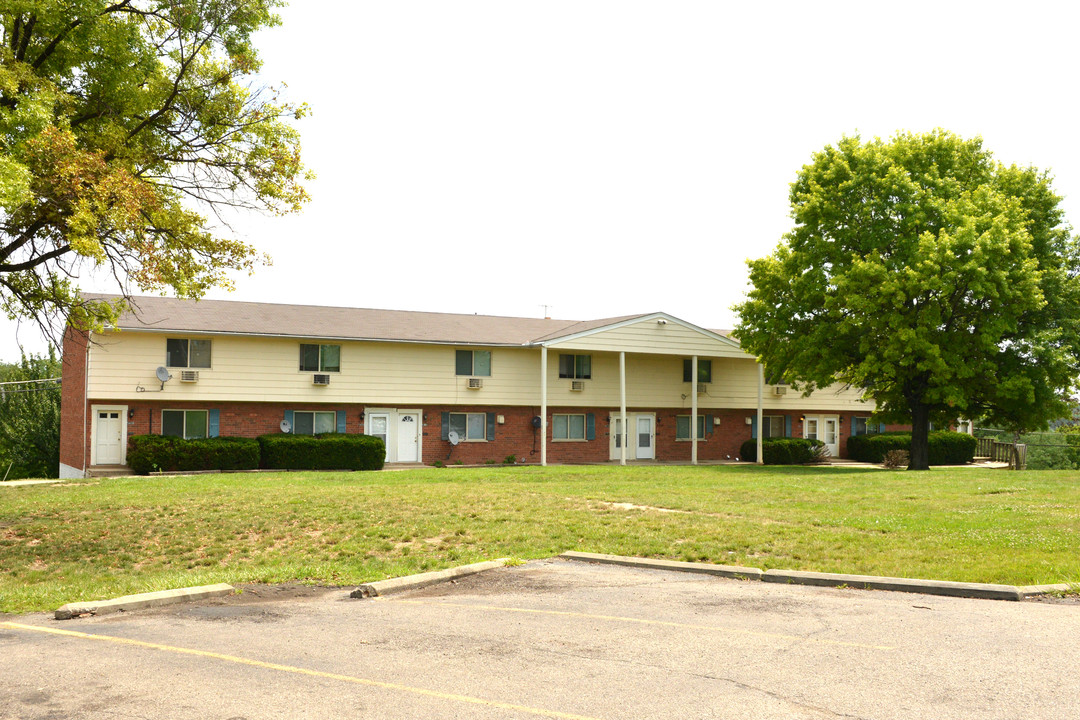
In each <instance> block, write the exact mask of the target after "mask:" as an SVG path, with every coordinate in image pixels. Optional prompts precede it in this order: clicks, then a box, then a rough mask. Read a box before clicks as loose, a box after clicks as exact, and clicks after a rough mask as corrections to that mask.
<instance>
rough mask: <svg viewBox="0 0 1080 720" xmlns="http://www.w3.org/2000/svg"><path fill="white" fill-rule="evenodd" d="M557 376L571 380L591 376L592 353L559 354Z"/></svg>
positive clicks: (586, 378) (587, 378) (585, 378)
mask: <svg viewBox="0 0 1080 720" xmlns="http://www.w3.org/2000/svg"><path fill="white" fill-rule="evenodd" d="M559 377H561V378H571V379H573V380H590V379H591V378H592V355H559Z"/></svg>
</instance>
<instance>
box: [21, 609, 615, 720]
mask: <svg viewBox="0 0 1080 720" xmlns="http://www.w3.org/2000/svg"><path fill="white" fill-rule="evenodd" d="M0 628H8V629H11V630H26V631H29V632H39V633H48V634H51V635H63V636H65V637H73V638H80V639H83V640H98V641H101V642H109V643H116V644H118V645H133V646H135V647H142V648H150V649H152V650H162V651H164V652H171V653H177V654H180V655H194V656H196V657H205V658H213V659H214V660H223V661H225V662H232V663H237V664H240V665H250V666H252V667H258V668H265V669H267V670H279V671H281V672H289V673H295V674H297V675H309V676H311V677H319V678H328V679H330V680H340V681H341V682H347V683H353V684H356V685H367V686H369V687H377V688H383V689H384V690H396V691H398V692H405V693H413V694H414V695H424V696H426V697H431V698H437V699H439V700H452V701H454V702H460V703H468V704H470V705H482V706H484V707H490V708H498V709H500V710H513V711H515V712H520V713H527V714H529V715H540V716H542V717H549V718H562V719H563V720H599V719H598V718H592V717H587V716H585V715H573V714H571V713H564V712H558V711H556V710H544V709H542V708H533V707H527V706H525V705H514V704H512V703H504V702H498V701H497V700H484V699H483V698H475V697H469V696H468V695H455V694H453V693H444V692H437V691H435V690H425V689H424V688H417V687H411V686H409V685H398V684H397V683H388V682H380V681H378V680H367V679H365V678H358V677H353V676H351V675H338V674H337V673H328V672H320V671H318V670H308V669H306V668H301V667H294V666H292V665H279V664H277V663H268V662H263V661H261V660H251V659H249V658H242V657H236V656H235V655H222V654H221V653H215V652H208V651H206V650H195V649H193V648H184V647H175V646H172V645H160V644H158V643H149V642H143V641H142V640H130V639H128V638H121V637H113V636H111V635H91V634H90V633H83V632H77V631H75V630H60V629H58V628H46V627H38V626H36V625H21V624H19V623H13V622H0Z"/></svg>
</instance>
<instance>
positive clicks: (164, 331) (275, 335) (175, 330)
mask: <svg viewBox="0 0 1080 720" xmlns="http://www.w3.org/2000/svg"><path fill="white" fill-rule="evenodd" d="M105 332H106V333H109V332H133V333H157V334H172V335H179V334H184V335H214V336H226V337H258V338H274V339H279V340H336V341H338V342H374V343H409V344H411V345H469V346H475V347H528V344H527V343H525V344H523V343H499V342H466V341H461V342H458V341H454V340H404V339H401V340H399V339H396V338H369V337H342V336H337V335H287V334H279V333H253V332H235V331H232V330H184V329H178V328H146V327H141V328H133V327H112V328H105ZM101 334H104V333H101Z"/></svg>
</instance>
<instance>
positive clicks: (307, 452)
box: [258, 433, 386, 470]
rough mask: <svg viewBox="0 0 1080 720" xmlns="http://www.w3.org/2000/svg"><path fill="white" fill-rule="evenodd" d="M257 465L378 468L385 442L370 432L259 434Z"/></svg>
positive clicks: (382, 459)
mask: <svg viewBox="0 0 1080 720" xmlns="http://www.w3.org/2000/svg"><path fill="white" fill-rule="evenodd" d="M258 442H259V447H260V448H261V449H262V464H261V467H264V468H271V469H274V470H381V469H382V466H383V461H384V460H386V444H385V443H384V442H383V441H382V440H380V439H379V438H377V437H373V436H371V435H344V434H340V433H325V434H323V435H292V434H289V433H280V434H274V435H260V436H259V441H258Z"/></svg>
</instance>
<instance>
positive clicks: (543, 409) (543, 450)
mask: <svg viewBox="0 0 1080 720" xmlns="http://www.w3.org/2000/svg"><path fill="white" fill-rule="evenodd" d="M547 375H548V373H547V345H541V346H540V465H542V466H543V465H547Z"/></svg>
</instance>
